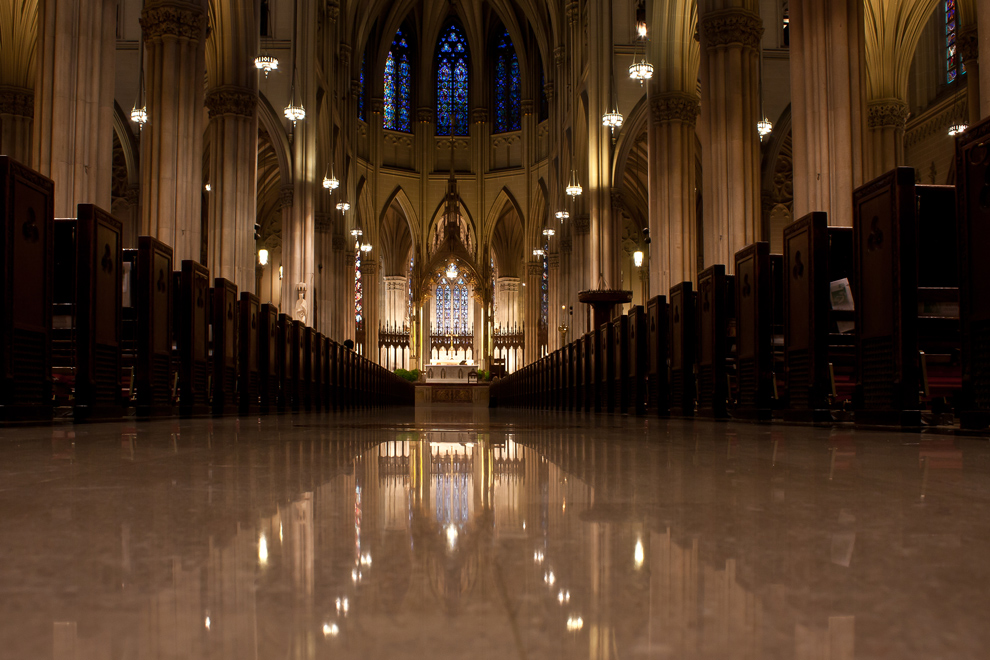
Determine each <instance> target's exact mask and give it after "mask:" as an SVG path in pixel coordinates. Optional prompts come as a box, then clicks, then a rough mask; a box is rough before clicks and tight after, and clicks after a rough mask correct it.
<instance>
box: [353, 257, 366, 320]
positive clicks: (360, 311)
mask: <svg viewBox="0 0 990 660" xmlns="http://www.w3.org/2000/svg"><path fill="white" fill-rule="evenodd" d="M363 318H364V291H363V290H362V287H361V249H360V248H355V249H354V322H355V323H358V324H360V323H361V320H362V319H363Z"/></svg>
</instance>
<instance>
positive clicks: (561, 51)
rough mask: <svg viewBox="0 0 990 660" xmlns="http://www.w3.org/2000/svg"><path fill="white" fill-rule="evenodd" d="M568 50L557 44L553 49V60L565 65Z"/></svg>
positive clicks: (559, 65)
mask: <svg viewBox="0 0 990 660" xmlns="http://www.w3.org/2000/svg"><path fill="white" fill-rule="evenodd" d="M566 52H567V51H566V49H565V48H564V47H563V46H557V47H556V48H554V49H553V61H554V64H556V65H557V66H558V67H561V66H564V55H565V53H566Z"/></svg>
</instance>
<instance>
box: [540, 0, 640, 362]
mask: <svg viewBox="0 0 990 660" xmlns="http://www.w3.org/2000/svg"><path fill="white" fill-rule="evenodd" d="M588 11H589V20H588V50H589V52H590V55H591V56H590V57H589V58H588V80H587V87H586V91H587V94H588V117H587V122H588V163H589V165H590V167H589V168H588V173H587V177H588V183H587V187H586V189H585V194H586V195H587V196H588V211H589V214H590V218H591V265H592V267H591V280H592V281H591V282H590V285H591V286H590V288H598V287H599V286H602V287H605V288H611V289H618V288H620V287H621V285H622V283H621V282H620V281H619V273H618V268H617V267H616V261H617V259H616V258H615V254H614V249H615V248H614V246H615V245H616V243H615V241H614V235H613V234H614V227H613V224H618V220H617V218H618V216H617V215H615V208H614V204H613V203H612V195H611V192H612V190H611V182H612V133H611V131H610V130H609V129H607V128H605V127H604V126H602V115H603V114H604V113H605V112H606V110H607V109H608V108H609V97H610V96H611V88H612V82H611V79H612V59H613V55H612V37H611V34H612V3H610V2H591V3H589V4H588ZM573 117H575V118H576V117H577V115H576V114H575V115H573ZM582 175H583V173H582ZM554 334H556V329H555V328H554V327H551V328H550V330H549V334H548V345H552V344H553V342H554V339H553V336H552V335H554Z"/></svg>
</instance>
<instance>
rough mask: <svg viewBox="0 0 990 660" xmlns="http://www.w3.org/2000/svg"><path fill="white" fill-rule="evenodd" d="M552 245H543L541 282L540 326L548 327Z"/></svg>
mask: <svg viewBox="0 0 990 660" xmlns="http://www.w3.org/2000/svg"><path fill="white" fill-rule="evenodd" d="M548 254H550V245H549V244H548V243H544V244H543V279H542V280H541V281H540V325H542V326H543V327H546V326H547V323H548V320H547V319H548V313H549V311H550V260H549V259H548V258H547V255H548Z"/></svg>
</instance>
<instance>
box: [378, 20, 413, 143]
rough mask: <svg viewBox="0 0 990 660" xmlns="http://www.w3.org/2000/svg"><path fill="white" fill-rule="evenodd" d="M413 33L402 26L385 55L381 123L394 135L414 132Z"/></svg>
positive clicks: (396, 32)
mask: <svg viewBox="0 0 990 660" xmlns="http://www.w3.org/2000/svg"><path fill="white" fill-rule="evenodd" d="M412 43H413V41H412V36H411V30H410V29H409V28H408V27H406V26H400V27H399V28H398V29H397V30H396V31H395V33H394V36H393V38H392V46H391V47H390V48H389V49H388V52H387V53H386V54H385V68H384V73H383V75H382V83H383V89H382V114H383V117H382V121H383V126H384V127H385V128H386V129H388V130H391V131H403V132H406V133H411V132H412V95H413V86H412V84H413V73H412V66H413V57H414V54H413V53H414V51H413V48H412Z"/></svg>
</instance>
